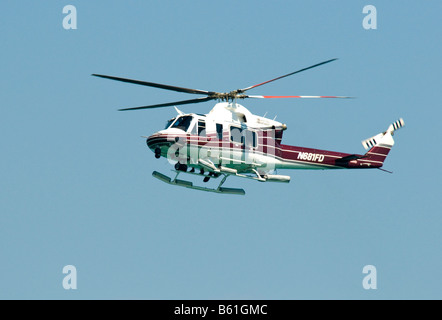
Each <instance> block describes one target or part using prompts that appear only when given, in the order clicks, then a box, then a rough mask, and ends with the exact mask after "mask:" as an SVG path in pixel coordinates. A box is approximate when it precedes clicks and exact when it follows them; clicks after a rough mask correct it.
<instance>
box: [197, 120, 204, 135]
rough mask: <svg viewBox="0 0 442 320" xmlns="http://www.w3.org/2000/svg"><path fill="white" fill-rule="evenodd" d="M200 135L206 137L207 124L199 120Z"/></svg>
mask: <svg viewBox="0 0 442 320" xmlns="http://www.w3.org/2000/svg"><path fill="white" fill-rule="evenodd" d="M198 135H199V136H201V137H205V136H206V122H205V121H204V120H198Z"/></svg>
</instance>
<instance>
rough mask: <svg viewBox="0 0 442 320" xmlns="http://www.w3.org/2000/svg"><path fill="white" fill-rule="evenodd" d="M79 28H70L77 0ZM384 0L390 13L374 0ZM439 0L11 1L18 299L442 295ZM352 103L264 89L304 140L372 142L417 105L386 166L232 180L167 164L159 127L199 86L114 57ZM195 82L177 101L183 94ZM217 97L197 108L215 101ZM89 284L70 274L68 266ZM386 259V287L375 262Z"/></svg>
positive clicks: (9, 154) (8, 154) (9, 94)
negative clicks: (368, 285)
mask: <svg viewBox="0 0 442 320" xmlns="http://www.w3.org/2000/svg"><path fill="white" fill-rule="evenodd" d="M69 4H71V5H74V6H75V7H76V8H77V15H78V29H77V30H65V29H64V28H63V25H62V21H63V18H64V16H65V15H63V13H62V10H63V7H64V6H65V5H69ZM367 4H372V5H375V6H376V8H377V24H378V25H377V27H378V28H377V30H365V29H364V28H363V27H362V20H363V18H364V14H363V13H362V8H363V7H364V6H365V5H367ZM441 10H442V5H441V3H440V2H436V1H432V2H425V3H421V2H417V1H388V2H385V1H339V2H335V1H333V2H332V1H308V2H305V1H303V2H301V1H296V2H295V1H272V2H269V1H230V0H228V1H222V2H217V3H216V4H215V2H213V3H208V2H207V1H185V2H184V1H161V2H155V3H154V2H153V1H132V2H130V4H128V3H127V1H113V2H111V3H109V2H107V1H75V0H66V1H64V2H63V1H54V0H52V1H45V3H44V4H41V3H40V2H37V1H29V0H28V1H2V4H1V12H2V18H1V20H0V29H1V30H2V31H1V40H2V50H1V60H0V61H1V62H0V65H1V75H2V76H1V77H0V85H1V88H2V90H1V93H0V98H1V109H0V110H1V116H0V133H1V136H2V138H1V140H0V143H1V145H0V147H1V152H2V153H1V154H2V156H1V157H0V172H1V175H0V177H1V179H0V190H1V192H0V244H1V246H0V257H1V264H0V284H1V285H0V298H1V299H441V298H442V277H441V275H440V270H442V248H441V244H442V236H441V234H442V232H441V231H442V230H441V225H442V218H441V213H442V205H441V199H440V198H441V178H442V176H441V168H440V166H439V164H438V162H437V159H440V157H441V156H442V154H441V149H440V141H441V139H442V135H441V130H440V117H441V116H442V112H441V109H440V108H439V105H440V97H439V91H440V88H441V80H440V79H441V78H440V74H441V71H442V70H441V63H440V57H441V46H442V44H441V42H440V38H441V22H440V12H441ZM331 58H339V60H338V61H335V62H333V63H330V64H327V65H324V66H321V67H318V68H316V69H313V70H309V71H307V72H305V73H301V74H298V75H295V76H293V77H289V78H285V79H281V80H279V81H276V82H273V83H270V84H267V85H265V86H262V87H260V88H256V89H254V90H253V92H252V90H251V91H250V94H258V95H259V94H262V95H348V96H354V97H356V99H351V100H320V99H317V100H309V99H305V100H301V99H299V100H298V99H296V101H295V99H278V100H277V101H276V100H275V101H274V100H265V101H261V100H247V101H245V102H244V103H243V104H244V105H245V106H246V107H247V108H248V109H249V110H251V111H252V112H254V113H256V114H259V115H263V114H265V113H266V112H267V116H268V117H271V118H273V117H275V116H277V120H279V121H281V122H284V123H286V124H287V126H288V130H287V131H285V133H284V140H283V142H284V143H285V144H292V145H298V146H306V147H315V148H323V149H329V150H333V151H342V152H349V153H362V152H364V149H363V148H362V145H361V143H360V141H361V140H363V139H366V138H368V137H371V136H373V135H375V134H377V133H379V132H381V131H383V130H385V129H386V128H387V126H388V125H389V124H390V123H391V122H392V121H394V120H396V119H398V118H399V117H403V118H404V120H405V125H406V126H405V128H404V129H401V130H400V131H398V132H397V134H396V135H395V141H396V145H395V146H394V148H393V150H392V152H391V153H390V155H389V157H388V158H387V160H386V163H385V166H384V168H386V169H388V170H391V171H394V174H392V175H391V174H387V173H383V172H381V171H379V170H373V171H371V170H363V171H357V170H338V171H283V172H282V174H289V175H291V177H292V180H291V182H290V184H272V183H257V182H254V181H248V180H242V179H239V178H231V179H229V180H228V181H227V183H226V186H230V187H242V188H244V189H245V190H246V192H247V195H246V196H244V197H240V196H228V195H218V194H208V193H201V192H198V191H194V190H188V189H184V188H177V187H173V186H170V185H167V184H163V183H161V182H160V181H158V180H155V179H154V178H153V177H152V176H151V173H152V171H154V170H157V171H161V172H164V173H168V172H169V170H170V167H169V165H168V163H167V161H166V160H164V159H161V160H156V159H155V158H154V155H153V153H152V152H151V151H150V150H148V148H147V147H146V144H145V141H144V140H143V139H141V138H140V136H143V135H150V134H151V133H153V132H156V131H158V130H160V129H162V127H163V125H164V123H165V121H166V120H167V119H169V118H171V117H172V116H174V115H175V110H173V108H164V109H155V110H150V111H139V112H124V113H123V112H117V111H116V110H117V109H118V108H120V107H132V106H140V105H146V104H155V103H162V102H170V101H176V100H180V99H188V98H192V97H189V96H187V95H185V94H180V93H174V92H168V91H163V90H158V89H155V88H147V87H140V86H136V85H130V84H125V83H118V82H113V81H108V80H104V79H98V78H94V77H91V76H90V74H92V73H102V74H109V75H115V76H121V77H129V78H134V79H142V80H146V81H152V82H159V83H167V84H171V85H177V86H184V87H189V88H196V89H203V90H213V91H220V92H224V91H230V90H233V89H237V88H244V87H247V86H250V85H253V84H256V83H260V82H262V81H265V80H268V79H272V78H274V77H277V76H279V75H282V74H286V73H289V72H292V71H294V70H297V69H300V68H303V67H306V66H309V65H312V64H315V63H318V62H321V61H324V60H328V59H331ZM174 99H176V100H174ZM211 107H212V103H210V102H209V103H204V104H199V105H188V106H182V107H181V109H182V110H183V111H185V112H198V113H205V112H208V111H210V109H211ZM66 265H74V266H75V267H76V268H77V273H78V274H77V277H78V289H77V290H64V289H63V286H62V280H63V277H64V276H65V275H64V274H63V273H62V270H63V267H64V266H66ZM365 265H374V266H375V267H376V268H377V276H378V279H377V284H378V289H377V290H364V289H363V287H362V279H363V277H364V276H365V275H364V274H363V273H362V269H363V267H364V266H365Z"/></svg>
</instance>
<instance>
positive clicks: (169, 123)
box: [164, 118, 176, 129]
mask: <svg viewBox="0 0 442 320" xmlns="http://www.w3.org/2000/svg"><path fill="white" fill-rule="evenodd" d="M175 119H176V118H172V119H170V120H168V121H167V122H166V126H165V127H164V129H168V128H169V127H170V125H171V124H172V123H173V122H174V121H175Z"/></svg>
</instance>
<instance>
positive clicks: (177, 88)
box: [93, 74, 209, 95]
mask: <svg viewBox="0 0 442 320" xmlns="http://www.w3.org/2000/svg"><path fill="white" fill-rule="evenodd" d="M93 76H95V77H100V78H105V79H110V80H116V81H121V82H128V83H134V84H139V85H142V86H148V87H155V88H160V89H165V90H171V91H177V92H185V93H192V94H205V95H208V94H209V91H205V90H198V89H188V88H181V87H175V86H169V85H167V84H160V83H154V82H147V81H140V80H133V79H125V78H118V77H113V76H106V75H102V74H93Z"/></svg>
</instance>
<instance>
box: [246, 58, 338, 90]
mask: <svg viewBox="0 0 442 320" xmlns="http://www.w3.org/2000/svg"><path fill="white" fill-rule="evenodd" d="M335 60H337V59H330V60H327V61H324V62H321V63H317V64H314V65H312V66H310V67H307V68H303V69H300V70H297V71H295V72H292V73H289V74H286V75H283V76H280V77H278V78H275V79H272V80H269V81H265V82H262V83H259V84H255V85H254V86H250V87H247V88H244V89H240V90H238V91H239V92H245V91H247V90H250V89H253V88H256V87H259V86H262V85H264V84H266V83H269V82H272V81H276V80H279V79H282V78H285V77H288V76H291V75H294V74H295V73H300V72H302V71H305V70H308V69H312V68H315V67H319V66H320V65H323V64H326V63H329V62H332V61H335Z"/></svg>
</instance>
